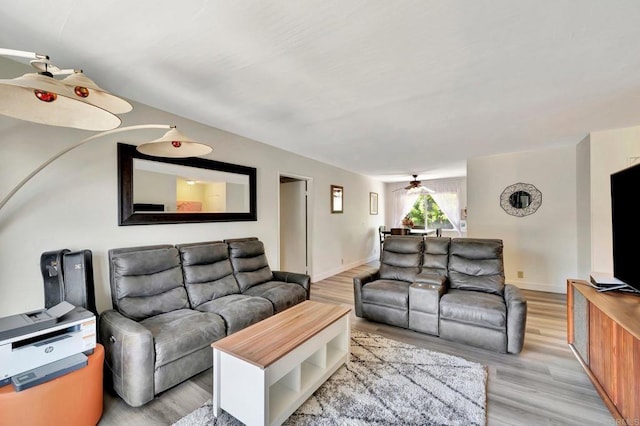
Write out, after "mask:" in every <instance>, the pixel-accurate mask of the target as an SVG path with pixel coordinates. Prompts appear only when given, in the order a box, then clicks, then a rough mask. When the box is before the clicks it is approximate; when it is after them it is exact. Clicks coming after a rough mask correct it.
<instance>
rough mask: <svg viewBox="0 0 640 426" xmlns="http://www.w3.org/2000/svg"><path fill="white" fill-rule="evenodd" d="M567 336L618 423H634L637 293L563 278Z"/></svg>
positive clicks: (639, 409) (638, 382)
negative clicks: (565, 295)
mask: <svg viewBox="0 0 640 426" xmlns="http://www.w3.org/2000/svg"><path fill="white" fill-rule="evenodd" d="M567 341H568V343H569V347H570V348H571V350H572V351H573V353H574V354H575V355H576V357H577V358H578V361H579V362H580V364H581V365H582V367H583V368H584V369H585V371H586V372H587V375H588V376H589V379H591V382H592V383H593V385H594V386H595V388H596V390H597V391H598V394H600V397H601V398H602V400H603V401H604V403H605V404H606V406H607V408H608V409H609V411H610V412H611V414H612V415H613V417H614V418H615V419H616V421H617V422H618V424H629V425H637V424H639V423H640V296H638V295H634V294H626V293H622V292H615V291H613V292H604V293H599V292H598V291H597V290H596V289H595V288H593V287H591V286H590V285H589V284H588V283H587V282H585V281H582V280H572V279H569V280H567ZM622 422H625V423H622Z"/></svg>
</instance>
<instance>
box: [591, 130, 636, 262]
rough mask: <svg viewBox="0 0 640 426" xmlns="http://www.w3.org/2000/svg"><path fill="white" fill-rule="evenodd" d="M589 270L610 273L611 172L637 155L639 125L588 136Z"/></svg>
mask: <svg viewBox="0 0 640 426" xmlns="http://www.w3.org/2000/svg"><path fill="white" fill-rule="evenodd" d="M590 141H591V143H590V157H589V166H590V179H591V180H590V186H591V194H590V196H591V228H590V230H591V239H590V241H591V271H596V272H605V273H610V274H612V273H613V241H612V235H611V180H610V177H611V174H612V173H615V172H617V171H619V170H622V169H624V168H626V167H628V166H629V165H631V163H632V162H633V161H636V163H637V162H638V161H637V160H638V158H640V126H636V127H628V128H624V129H616V130H608V131H603V132H593V133H591V135H590Z"/></svg>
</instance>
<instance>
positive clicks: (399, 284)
mask: <svg viewBox="0 0 640 426" xmlns="http://www.w3.org/2000/svg"><path fill="white" fill-rule="evenodd" d="M409 286H410V284H409V283H408V282H406V281H394V280H377V281H373V282H370V283H367V284H365V285H364V286H363V287H362V303H372V304H375V305H381V306H388V307H391V308H406V309H407V310H408V309H409Z"/></svg>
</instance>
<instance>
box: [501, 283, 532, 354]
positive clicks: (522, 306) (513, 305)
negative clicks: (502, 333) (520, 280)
mask: <svg viewBox="0 0 640 426" xmlns="http://www.w3.org/2000/svg"><path fill="white" fill-rule="evenodd" d="M504 301H505V303H506V305H507V352H509V353H512V354H517V353H520V351H522V346H523V345H524V334H525V326H526V324H527V300H526V299H525V297H524V295H523V294H522V291H520V289H519V288H518V287H516V286H514V285H512V284H506V285H505V286H504Z"/></svg>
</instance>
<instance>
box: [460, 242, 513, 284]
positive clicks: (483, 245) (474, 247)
mask: <svg viewBox="0 0 640 426" xmlns="http://www.w3.org/2000/svg"><path fill="white" fill-rule="evenodd" d="M449 282H450V284H451V288H459V289H464V290H472V291H484V292H487V293H494V294H498V295H502V294H503V292H504V263H503V258H502V241H501V240H491V239H476V238H454V239H453V240H451V246H450V249H449Z"/></svg>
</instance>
